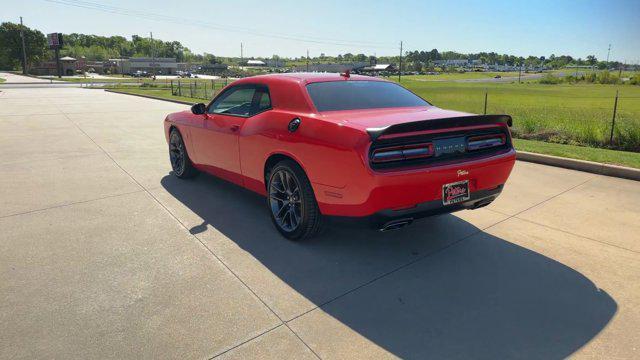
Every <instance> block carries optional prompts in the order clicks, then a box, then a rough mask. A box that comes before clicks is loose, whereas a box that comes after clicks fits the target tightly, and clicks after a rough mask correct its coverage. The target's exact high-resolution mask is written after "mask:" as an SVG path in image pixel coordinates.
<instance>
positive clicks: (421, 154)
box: [371, 143, 433, 163]
mask: <svg viewBox="0 0 640 360" xmlns="http://www.w3.org/2000/svg"><path fill="white" fill-rule="evenodd" d="M431 156H433V144H431V143H425V144H413V145H403V146H393V147H387V148H380V149H375V150H374V151H373V154H372V155H371V161H372V162H374V163H382V162H390V161H398V160H412V159H421V158H428V157H431Z"/></svg>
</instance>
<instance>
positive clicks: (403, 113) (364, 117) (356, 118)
mask: <svg viewBox="0 0 640 360" xmlns="http://www.w3.org/2000/svg"><path fill="white" fill-rule="evenodd" d="M469 115H474V114H470V113H465V112H461V111H453V110H445V109H440V108H437V107H435V106H425V107H411V108H393V109H369V110H344V111H325V112H322V113H321V114H320V117H321V118H323V119H325V120H328V121H333V122H336V123H339V124H342V125H348V126H352V127H354V128H358V129H361V130H366V129H370V128H381V127H386V126H391V125H397V124H402V123H408V122H414V121H424V120H434V119H443V118H452V117H459V116H469Z"/></svg>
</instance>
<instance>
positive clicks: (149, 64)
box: [119, 57, 178, 75]
mask: <svg viewBox="0 0 640 360" xmlns="http://www.w3.org/2000/svg"><path fill="white" fill-rule="evenodd" d="M119 67H120V69H121V72H122V73H124V74H133V73H135V72H137V71H146V72H147V73H154V74H164V75H173V74H175V73H176V71H178V63H177V62H176V59H175V58H149V57H138V58H130V59H123V60H122V64H120V66H119Z"/></svg>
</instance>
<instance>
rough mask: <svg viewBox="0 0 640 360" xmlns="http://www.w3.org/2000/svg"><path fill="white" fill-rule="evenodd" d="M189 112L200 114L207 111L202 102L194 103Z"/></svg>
mask: <svg viewBox="0 0 640 360" xmlns="http://www.w3.org/2000/svg"><path fill="white" fill-rule="evenodd" d="M191 112H192V113H194V114H196V115H202V114H204V113H205V112H207V106H206V105H205V104H203V103H197V104H194V105H193V106H192V107H191Z"/></svg>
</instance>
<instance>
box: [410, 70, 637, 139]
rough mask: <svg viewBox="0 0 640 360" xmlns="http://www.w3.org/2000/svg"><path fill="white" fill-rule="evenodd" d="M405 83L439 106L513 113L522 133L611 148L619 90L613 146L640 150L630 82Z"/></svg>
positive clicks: (634, 94)
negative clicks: (547, 83)
mask: <svg viewBox="0 0 640 360" xmlns="http://www.w3.org/2000/svg"><path fill="white" fill-rule="evenodd" d="M402 85H403V86H405V87H407V88H409V89H410V90H412V91H413V92H415V93H416V94H418V95H420V96H422V97H423V98H425V99H427V100H428V101H430V102H431V103H433V104H434V105H436V106H438V107H442V108H446V109H454V110H460V111H466V112H471V113H477V114H482V113H483V112H484V94H485V91H486V92H487V98H488V101H487V113H488V114H509V115H511V116H512V117H513V120H514V127H513V133H514V135H515V136H517V137H521V138H526V139H533V140H544V141H548V142H556V143H566V144H573V145H586V146H595V147H608V143H609V135H610V132H611V119H612V116H613V105H614V98H615V94H616V90H619V91H620V97H619V100H618V111H617V115H616V126H615V129H614V147H615V148H618V149H623V150H632V151H640V87H638V86H630V85H599V84H576V85H542V84H535V83H526V84H512V83H452V82H425V81H415V80H409V79H406V80H405V79H403V81H402Z"/></svg>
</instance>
